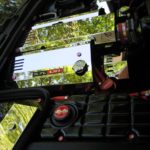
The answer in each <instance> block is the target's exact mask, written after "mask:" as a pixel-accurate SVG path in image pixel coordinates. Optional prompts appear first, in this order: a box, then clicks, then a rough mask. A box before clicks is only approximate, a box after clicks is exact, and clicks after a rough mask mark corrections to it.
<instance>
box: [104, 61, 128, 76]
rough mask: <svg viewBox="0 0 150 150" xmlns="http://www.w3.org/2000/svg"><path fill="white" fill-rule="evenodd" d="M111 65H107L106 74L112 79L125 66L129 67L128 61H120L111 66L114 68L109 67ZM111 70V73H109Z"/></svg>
mask: <svg viewBox="0 0 150 150" xmlns="http://www.w3.org/2000/svg"><path fill="white" fill-rule="evenodd" d="M109 65H110V64H107V65H105V72H106V74H107V75H108V76H110V77H112V76H114V75H116V74H117V73H118V72H119V71H121V70H122V69H123V68H124V67H125V66H127V62H126V61H120V62H117V63H114V64H111V65H112V67H111V68H110V67H108V66H109ZM110 69H111V71H109V70H110Z"/></svg>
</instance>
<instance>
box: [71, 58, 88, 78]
mask: <svg viewBox="0 0 150 150" xmlns="http://www.w3.org/2000/svg"><path fill="white" fill-rule="evenodd" d="M72 69H73V70H74V71H75V73H76V74H77V75H80V76H81V75H84V74H85V73H86V72H87V70H88V65H87V63H86V62H85V61H84V60H78V61H77V62H75V64H74V66H73V68H72Z"/></svg>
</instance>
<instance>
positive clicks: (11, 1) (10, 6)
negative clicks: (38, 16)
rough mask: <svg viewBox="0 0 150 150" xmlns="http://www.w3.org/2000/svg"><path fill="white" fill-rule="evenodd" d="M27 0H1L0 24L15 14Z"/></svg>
mask: <svg viewBox="0 0 150 150" xmlns="http://www.w3.org/2000/svg"><path fill="white" fill-rule="evenodd" d="M25 1H26V0H0V24H2V23H3V21H4V20H5V19H7V18H8V17H10V16H12V15H13V14H15V12H16V11H17V10H18V9H19V8H20V7H21V6H22V5H23V4H24V2H25Z"/></svg>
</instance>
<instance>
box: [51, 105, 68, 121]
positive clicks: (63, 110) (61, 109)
mask: <svg viewBox="0 0 150 150" xmlns="http://www.w3.org/2000/svg"><path fill="white" fill-rule="evenodd" d="M69 114H70V108H69V106H67V105H60V106H58V107H57V108H55V110H54V117H55V119H56V120H64V119H66V118H67V117H68V116H69Z"/></svg>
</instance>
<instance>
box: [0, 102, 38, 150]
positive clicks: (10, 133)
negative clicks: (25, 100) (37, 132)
mask: <svg viewBox="0 0 150 150" xmlns="http://www.w3.org/2000/svg"><path fill="white" fill-rule="evenodd" d="M5 106H6V108H5V107H3V109H4V110H5V109H7V104H5ZM3 109H1V111H3ZM7 111H8V110H7ZM35 111H36V107H30V106H25V105H19V104H13V105H12V107H11V108H10V109H9V111H8V112H7V114H6V115H5V117H4V118H3V120H2V121H1V122H0V150H12V148H13V146H14V145H15V143H16V142H17V140H18V138H19V137H20V135H21V134H22V132H23V130H24V129H25V128H26V125H27V124H28V122H29V121H30V120H31V118H32V116H33V114H34V113H35Z"/></svg>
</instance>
